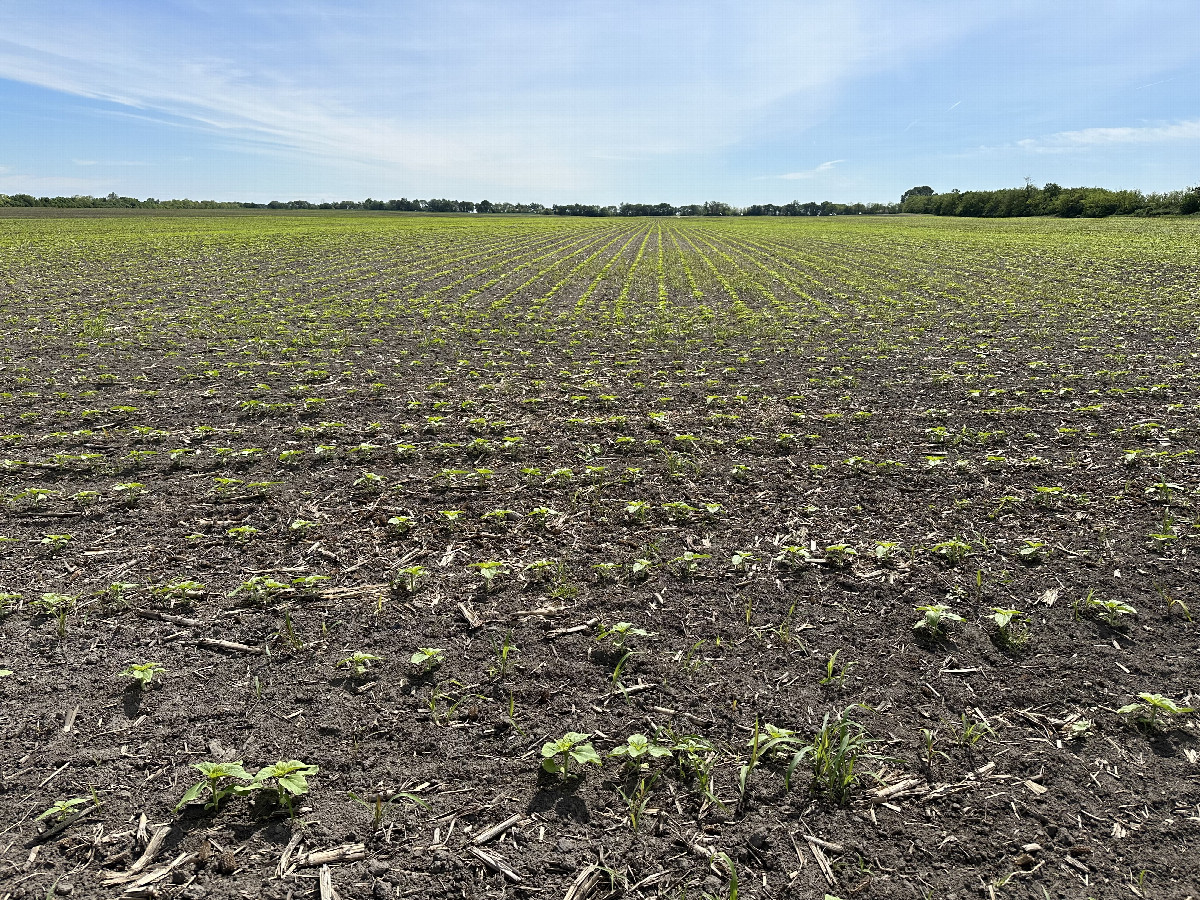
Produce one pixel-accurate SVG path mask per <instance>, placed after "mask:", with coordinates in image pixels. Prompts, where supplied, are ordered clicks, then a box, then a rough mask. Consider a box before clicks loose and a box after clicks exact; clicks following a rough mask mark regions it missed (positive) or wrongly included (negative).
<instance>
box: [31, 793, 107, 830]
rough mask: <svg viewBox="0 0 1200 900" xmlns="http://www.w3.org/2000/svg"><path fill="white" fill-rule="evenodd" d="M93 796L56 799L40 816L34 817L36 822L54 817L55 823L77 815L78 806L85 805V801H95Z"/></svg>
mask: <svg viewBox="0 0 1200 900" xmlns="http://www.w3.org/2000/svg"><path fill="white" fill-rule="evenodd" d="M93 800H94V798H93V797H72V798H71V799H70V800H55V801H54V803H52V804H51V805H50V808H49V809H47V810H46V811H45V812H44V813H42V814H41V815H40V816H37V817H36V818H34V821H35V822H40V821H41V820H42V819H52V820H53V821H54V824H55V825H57V824H58V823H59V822H62V821H64V820H65V819H69V818H70V817H71V816H73V815H75V812H76V808H77V807H80V806H83V805H84V804H85V803H91V802H93Z"/></svg>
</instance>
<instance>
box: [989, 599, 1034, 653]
mask: <svg viewBox="0 0 1200 900" xmlns="http://www.w3.org/2000/svg"><path fill="white" fill-rule="evenodd" d="M991 618H992V623H993V624H994V625H995V626H996V643H998V644H999V645H1000V646H1002V647H1010V648H1017V647H1020V646H1021V645H1023V644H1024V643H1025V642H1026V641H1028V640H1029V626H1028V625H1027V624H1026V622H1025V620H1026V619H1028V618H1029V617H1028V616H1026V615H1025V613H1023V612H1021V611H1020V610H1019V609H1002V608H1000V607H999V606H993V607H992V617H991Z"/></svg>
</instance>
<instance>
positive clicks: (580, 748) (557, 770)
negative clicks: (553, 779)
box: [542, 731, 603, 781]
mask: <svg viewBox="0 0 1200 900" xmlns="http://www.w3.org/2000/svg"><path fill="white" fill-rule="evenodd" d="M589 738H591V735H590V734H581V733H580V732H578V731H568V732H567V733H566V734H564V735H563V736H562V737H560V738H559V739H558V740H556V741H547V742H546V743H545V744H543V745H542V769H543V770H544V771H546V772H549V773H550V774H551V775H558V776H560V777H561V778H562V779H563V780H564V781H565V780H566V779H567V778H569V777H571V773H570V767H571V763H572V762H574V763H575V764H576V765H579V766H585V765H588V764H593V765H597V766H599V765H603V762H602V761H601V759H600V755H599V754H598V753H597V752H596V748H595V747H593V746H592V745H591V742H590V741H589Z"/></svg>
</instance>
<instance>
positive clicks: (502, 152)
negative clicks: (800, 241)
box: [0, 0, 970, 195]
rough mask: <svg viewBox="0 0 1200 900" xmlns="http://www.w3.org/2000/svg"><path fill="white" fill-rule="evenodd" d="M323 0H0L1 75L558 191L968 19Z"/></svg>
mask: <svg viewBox="0 0 1200 900" xmlns="http://www.w3.org/2000/svg"><path fill="white" fill-rule="evenodd" d="M935 5H936V4H935ZM331 6H332V4H329V3H310V2H295V0H287V2H284V0H261V2H255V3H252V4H246V5H243V6H239V7H238V8H237V11H236V12H235V11H234V10H233V8H230V9H227V10H225V11H224V12H217V11H215V10H214V8H213V6H212V5H211V4H206V3H177V4H164V5H162V6H158V7H152V8H139V11H138V13H137V14H136V15H135V14H133V13H132V12H126V13H122V12H121V7H119V6H116V7H114V6H113V5H111V3H107V2H103V0H65V2H64V3H62V4H61V5H56V6H55V7H54V8H53V9H54V11H53V12H50V13H28V14H21V13H20V12H16V13H12V12H9V13H5V12H0V34H2V35H3V37H2V38H0V78H4V79H10V80H14V81H20V82H24V83H27V84H32V85H37V86H39V87H43V88H49V89H51V90H54V91H59V92H64V93H67V94H72V95H76V96H80V97H85V98H89V99H92V100H97V101H102V102H104V103H107V104H114V105H116V106H119V107H123V108H124V110H125V111H126V112H127V113H129V114H131V115H135V116H140V117H144V118H147V119H150V120H152V121H155V122H159V123H168V124H174V125H177V126H181V127H183V128H185V129H187V130H189V131H191V132H194V133H200V134H207V135H210V136H213V137H219V138H221V139H222V141H223V143H224V144H225V146H226V147H235V148H237V149H238V150H239V151H241V152H247V151H253V150H254V149H258V150H260V151H266V152H269V153H272V154H274V155H276V157H277V158H280V159H281V160H283V159H287V160H289V161H291V162H293V163H295V164H297V165H307V166H310V167H312V166H314V165H324V166H326V167H336V168H338V169H340V170H342V171H349V172H356V173H359V174H367V173H374V175H375V176H378V174H379V173H381V172H382V173H388V175H389V177H390V179H391V183H393V184H401V185H403V184H407V185H409V193H416V192H419V191H421V190H452V189H456V188H457V189H464V188H465V186H467V185H471V184H488V185H491V186H492V187H493V188H494V189H504V188H509V189H511V190H513V191H515V192H524V193H525V194H526V195H528V192H529V191H530V190H531V189H541V190H546V189H550V190H553V191H555V192H556V193H563V192H566V193H567V194H570V193H574V192H577V191H584V192H588V191H590V190H591V189H593V188H594V187H595V185H596V184H598V183H600V182H602V181H606V180H608V181H611V175H612V173H613V171H615V170H618V169H621V170H628V171H632V170H634V169H636V168H637V167H639V166H643V165H645V164H646V163H645V161H646V160H649V161H650V162H651V163H653V162H654V161H656V160H659V161H661V160H663V159H666V158H672V157H676V156H687V155H691V156H695V155H697V154H704V153H711V152H716V151H719V150H722V149H725V148H731V147H736V146H739V145H741V144H743V143H745V142H747V141H748V139H749V136H750V135H751V134H753V133H754V131H755V129H757V128H760V127H762V125H763V123H773V122H774V121H775V117H777V116H778V115H779V111H780V109H781V108H786V110H787V115H788V121H789V123H790V125H792V126H793V127H796V128H803V127H805V126H806V125H808V126H811V125H815V124H817V123H819V122H820V121H822V119H823V118H824V116H825V115H826V114H827V113H828V111H829V110H830V109H831V108H832V105H833V103H834V101H835V100H836V98H837V96H838V93H839V91H840V90H841V89H842V87H843V86H844V85H845V84H846V83H848V82H849V81H851V80H853V79H860V78H862V77H864V75H866V74H869V73H870V72H876V71H880V70H882V69H886V68H888V67H890V66H893V65H897V64H900V63H901V62H902V61H903V59H904V58H905V56H906V54H911V53H916V52H920V51H921V50H922V49H924V48H928V47H929V46H931V45H934V44H936V43H938V42H939V41H943V40H947V39H948V38H949V36H950V35H952V34H958V33H962V32H964V31H966V30H969V28H970V23H969V22H967V21H965V20H966V19H967V18H968V17H965V16H963V17H948V16H945V15H943V14H942V12H941V11H940V10H939V9H934V8H932V6H931V8H930V9H929V10H928V11H927V12H926V11H925V10H924V9H922V10H921V11H918V12H913V11H911V10H910V11H907V12H904V13H903V14H901V13H899V12H897V11H895V10H893V9H892V8H891V5H890V4H888V3H885V2H883V0H810V2H807V3H806V4H804V6H803V9H801V8H800V7H799V6H798V5H797V4H795V3H794V2H791V0H759V2H756V3H755V4H753V5H752V6H750V7H748V8H747V7H743V6H742V5H741V4H739V3H735V2H732V0H713V2H710V3H707V4H703V5H701V6H700V7H699V8H697V7H696V5H695V4H693V3H685V2H683V0H664V2H663V3H658V4H649V5H646V4H641V3H638V2H635V0H579V2H576V3H572V4H569V5H566V6H562V5H558V4H555V5H553V6H552V5H551V4H550V3H549V2H543V0H527V2H524V3H521V4H517V5H515V6H509V5H508V4H493V3H488V2H484V0H444V2H442V3H439V4H398V3H395V2H394V0H362V2H361V3H360V4H356V6H355V9H354V10H353V11H352V12H351V13H346V12H344V11H340V10H338V9H336V8H334V9H331V8H330V7H331ZM30 8H37V7H33V6H30ZM11 9H12V8H10V10H11ZM902 21H903V23H904V25H905V27H900V24H901V22H902ZM814 174H817V173H814ZM783 177H784V178H793V177H796V178H799V177H811V176H805V175H803V174H802V173H792V174H790V175H785V176H783Z"/></svg>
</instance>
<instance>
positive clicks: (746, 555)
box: [729, 550, 758, 572]
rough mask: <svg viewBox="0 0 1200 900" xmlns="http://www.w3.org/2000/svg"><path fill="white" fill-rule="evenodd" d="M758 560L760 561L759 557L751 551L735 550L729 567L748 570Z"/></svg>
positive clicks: (737, 570) (743, 570) (736, 570)
mask: <svg viewBox="0 0 1200 900" xmlns="http://www.w3.org/2000/svg"><path fill="white" fill-rule="evenodd" d="M756 562H758V557H757V556H755V555H754V554H753V553H751V552H750V551H748V550H735V551H733V555H732V556H730V558H729V567H730V568H731V569H733V571H735V572H746V571H749V569H750V567H751V566H753V565H754V563H756Z"/></svg>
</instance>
